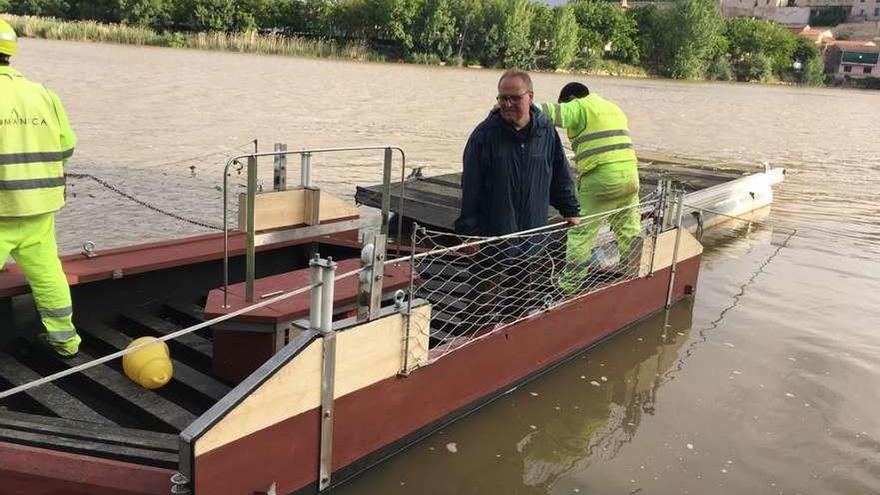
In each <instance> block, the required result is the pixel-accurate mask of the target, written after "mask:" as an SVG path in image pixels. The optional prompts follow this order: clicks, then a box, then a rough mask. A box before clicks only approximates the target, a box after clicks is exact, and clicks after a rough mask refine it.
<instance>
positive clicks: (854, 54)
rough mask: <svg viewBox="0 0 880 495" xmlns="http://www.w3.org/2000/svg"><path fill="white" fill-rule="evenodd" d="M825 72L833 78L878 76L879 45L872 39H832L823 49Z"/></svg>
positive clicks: (879, 64) (879, 72)
mask: <svg viewBox="0 0 880 495" xmlns="http://www.w3.org/2000/svg"><path fill="white" fill-rule="evenodd" d="M825 72H827V73H829V74H831V75H832V76H833V77H834V78H835V79H865V78H869V77H870V78H876V77H880V47H878V46H877V44H876V43H874V42H873V41H834V42H832V43H831V44H829V45H828V48H827V49H826V50H825Z"/></svg>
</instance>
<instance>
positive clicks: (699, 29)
mask: <svg viewBox="0 0 880 495" xmlns="http://www.w3.org/2000/svg"><path fill="white" fill-rule="evenodd" d="M632 15H633V19H634V20H635V22H636V26H637V28H638V33H639V34H638V39H637V45H638V47H639V49H640V51H641V54H642V60H643V63H644V64H645V66H646V67H647V68H648V69H650V70H652V71H654V72H656V73H658V74H660V75H663V76H667V77H674V78H682V79H701V78H703V77H704V76H705V75H706V72H707V70H708V68H709V66H710V65H711V64H712V63H713V62H714V60H715V59H716V58H718V57H721V56H723V53H724V49H725V39H724V35H723V31H722V29H723V20H722V18H721V14H720V13H719V12H718V7H717V6H716V4H715V2H714V1H713V0H676V1H675V5H673V6H672V7H671V8H665V9H660V8H657V7H655V6H653V5H651V6H648V7H644V8H639V9H635V12H633V14H632Z"/></svg>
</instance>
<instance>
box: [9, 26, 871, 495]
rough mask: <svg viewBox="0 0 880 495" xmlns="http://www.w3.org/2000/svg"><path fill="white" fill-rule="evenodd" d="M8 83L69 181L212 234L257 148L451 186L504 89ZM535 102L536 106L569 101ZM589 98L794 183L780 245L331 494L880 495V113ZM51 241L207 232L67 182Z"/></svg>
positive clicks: (200, 74)
mask: <svg viewBox="0 0 880 495" xmlns="http://www.w3.org/2000/svg"><path fill="white" fill-rule="evenodd" d="M15 65H16V66H17V67H18V68H19V69H21V70H22V71H23V72H24V73H25V74H26V75H28V76H30V77H31V78H33V79H36V80H40V81H42V82H44V83H46V84H47V85H49V86H50V87H52V88H53V89H55V90H56V91H57V92H58V93H59V94H60V96H61V98H62V99H63V101H64V103H65V105H66V107H67V109H68V112H69V113H70V115H71V119H72V121H73V125H74V127H75V130H76V132H77V134H78V135H79V145H78V148H77V153H76V155H75V157H74V158H73V159H72V160H71V162H70V163H69V164H68V169H69V171H71V172H78V173H90V174H93V175H95V176H98V177H100V178H102V179H104V180H106V181H108V182H109V183H112V184H114V185H115V186H117V187H119V188H121V189H123V190H125V191H126V192H128V193H131V194H133V195H135V196H137V197H139V198H141V199H143V200H145V201H148V202H150V203H152V204H154V205H156V206H158V207H160V208H165V209H169V210H174V211H175V212H178V213H180V214H182V215H184V216H187V217H189V218H194V219H198V220H200V221H203V222H208V223H211V224H219V223H220V212H221V209H220V208H221V203H220V192H219V191H218V186H219V185H220V183H221V180H222V173H221V170H222V166H223V160H224V159H225V158H226V157H228V156H230V154H232V153H235V152H241V151H246V150H247V149H249V146H250V145H249V144H248V142H249V141H250V140H252V139H254V138H256V139H258V140H259V145H260V147H261V149H264V150H265V149H268V148H269V147H270V146H271V144H272V143H274V142H285V143H287V144H288V145H289V146H290V147H292V148H303V147H324V146H348V145H358V144H388V143H393V144H398V145H400V146H402V147H404V148H405V150H406V151H407V154H408V156H407V158H408V163H409V164H410V165H418V166H425V167H426V169H425V171H426V173H443V172H449V171H455V170H457V169H458V168H459V167H460V155H461V151H462V147H463V143H464V141H465V139H466V138H467V136H468V134H469V132H470V130H471V129H472V128H473V126H474V125H475V124H476V123H477V122H478V121H479V120H480V119H481V118H482V116H483V115H485V113H486V112H487V111H488V109H489V107H491V105H492V103H493V97H494V95H495V89H494V88H495V82H496V79H497V77H498V75H499V73H498V72H496V71H491V70H459V69H445V68H427V67H417V66H407V65H396V64H360V63H350V62H343V61H326V60H307V59H294V58H280V57H270V56H253V55H243V54H225V53H212V52H199V51H188V50H173V49H157V48H136V47H125V46H113V45H98V44H88V43H67V42H50V41H41V40H23V41H22V46H21V54H20V56H19V57H18V58H17V59H16V60H15ZM534 79H535V91H536V94H537V97H538V99H539V100H544V99H553V97H554V95H555V93H556V92H557V91H558V90H559V88H560V87H561V86H562V85H563V84H564V83H565V82H567V81H568V80H569V78H568V77H567V76H565V75H559V74H538V75H536V76H535V78H534ZM589 83H590V85H591V87H592V89H593V90H594V91H596V92H598V93H600V94H602V95H604V96H606V97H608V98H611V99H613V100H615V101H617V102H618V103H620V104H621V105H622V106H623V107H624V108H625V109H626V111H627V113H628V115H629V117H630V124H631V127H632V130H633V136H634V139H635V141H636V143H637V145H638V146H640V147H641V148H643V149H647V150H652V151H660V152H665V153H677V154H683V155H691V156H701V157H712V158H718V159H723V160H736V161H746V162H751V163H761V162H765V161H766V162H769V163H771V164H773V165H776V166H784V167H786V168H787V169H788V172H789V173H788V176H787V178H786V181H785V183H783V184H782V185H780V186H779V187H777V189H776V201H775V203H774V206H773V210H772V213H771V216H770V223H769V224H753V225H751V226H747V225H745V224H738V225H735V224H730V225H729V226H728V227H725V228H722V229H719V230H716V231H715V232H714V233H712V235H710V236H709V238H707V239H706V244H707V248H706V253H705V255H704V259H703V266H702V272H701V276H700V281H699V287H698V291H697V295H696V298H695V300H694V302H693V304H692V305H691V304H686V305H683V306H678V307H676V308H675V309H674V310H673V311H672V312H671V313H670V314H669V315H668V317H667V318H664V316H663V315H661V316H659V317H657V318H655V319H652V320H650V321H647V322H644V323H643V324H641V325H638V326H637V327H636V328H635V329H633V331H631V332H629V333H627V334H625V335H621V336H619V337H617V338H615V339H613V340H611V341H609V342H606V343H604V344H602V345H601V346H599V347H597V348H595V349H592V350H590V351H588V352H586V353H585V354H584V355H583V356H582V357H580V358H578V359H575V360H573V361H571V362H570V363H567V364H565V365H564V366H562V367H560V368H559V369H557V370H556V371H554V372H552V373H549V374H547V375H545V376H543V377H541V378H540V379H538V380H537V381H535V382H532V383H531V384H528V385H526V386H523V387H521V388H520V389H518V390H515V391H513V392H511V393H510V394H508V395H506V396H504V397H503V398H501V399H500V400H498V401H497V402H495V403H493V404H491V405H490V406H488V407H486V408H483V409H481V410H479V411H478V412H476V413H474V414H472V415H470V416H469V417H467V418H466V419H464V420H462V421H460V422H458V423H456V424H454V425H452V426H450V427H448V428H445V429H444V430H443V431H442V432H441V433H437V434H435V435H433V436H431V437H429V438H426V439H424V440H423V441H421V442H419V443H416V444H415V445H413V446H412V447H411V448H410V449H409V450H407V451H406V452H404V453H402V454H400V455H398V456H396V457H394V458H392V459H390V460H388V461H387V462H384V463H383V464H381V465H379V466H378V467H376V468H375V469H373V470H371V471H369V472H367V473H365V474H364V475H362V476H360V477H358V478H357V479H355V480H354V481H353V482H351V483H349V484H347V485H345V486H343V487H342V488H341V489H340V490H339V493H359V494H362V493H377V494H378V493H382V494H388V493H436V494H445V493H528V494H532V493H536V494H537V493H553V494H569V493H597V494H606V493H608V494H635V493H644V494H649V493H650V494H678V493H681V494H687V493H691V494H704V493H716V494H741V493H767V494H795V493H802V494H807V493H811V494H826V493H837V494H862V493H878V492H880V415H878V414H877V407H878V404H880V367H878V362H880V336H878V324H880V317H878V306H880V263H878V262H880V220H878V218H880V206H878V204H880V203H878V199H880V194H878V188H880V139H878V124H880V93H877V92H861V91H842V90H834V89H811V88H793V87H772V86H759V85H742V84H708V83H686V82H671V81H654V80H626V79H614V78H593V79H591V80H590V81H589ZM380 163H381V155H380V154H377V153H374V154H372V155H346V156H339V157H335V158H333V159H330V158H328V157H320V158H316V159H315V174H316V179H317V180H316V182H317V183H318V184H319V185H321V186H322V187H325V188H327V189H330V190H332V191H334V192H337V193H339V194H342V195H346V196H348V197H351V196H352V195H353V192H354V186H355V185H356V184H371V183H375V182H377V181H378V179H379V177H380V175H381V168H380ZM261 166H262V168H263V172H262V173H261V177H262V179H263V181H264V182H266V183H268V184H269V185H271V175H270V174H268V173H267V171H266V169H268V168H269V164H268V162H263V163H262V164H261ZM241 179H242V178H239V177H233V185H234V187H235V188H238V187H240V186H239V184H241V182H242V180H241ZM291 180H298V171H297V168H296V166H295V163H293V164H292V165H291ZM58 225H59V238H60V244H61V249H62V250H63V251H64V252H66V253H69V252H76V251H77V250H78V249H79V246H80V245H81V244H82V242H83V241H85V240H91V241H94V242H95V243H96V244H97V245H98V247H99V248H106V247H112V246H119V245H125V244H131V243H134V242H142V241H151V240H159V239H170V238H175V237H179V236H181V235H186V234H193V233H199V232H205V231H206V230H205V229H203V228H200V227H196V226H193V225H190V224H187V223H184V222H180V221H177V220H173V219H171V218H168V217H165V216H162V215H160V214H157V213H155V212H153V211H152V210H149V209H146V208H144V207H142V206H140V205H137V204H135V203H133V202H131V201H128V200H126V199H124V198H121V197H119V196H116V195H114V194H113V193H112V192H110V191H108V190H107V189H105V188H103V187H102V186H99V185H97V184H95V183H92V182H89V181H84V180H75V181H72V182H71V184H70V187H69V191H68V205H67V207H66V208H65V209H64V210H63V211H62V212H61V213H60V214H59V216H58ZM790 228H794V229H797V231H798V232H797V234H796V235H795V236H794V237H792V238H791V239H790V241H789V242H788V244H787V246H786V247H780V245H781V244H782V242H783V241H784V240H785V238H786V237H787V235H788V233H789V232H790V230H788V229H790ZM667 325H668V326H667Z"/></svg>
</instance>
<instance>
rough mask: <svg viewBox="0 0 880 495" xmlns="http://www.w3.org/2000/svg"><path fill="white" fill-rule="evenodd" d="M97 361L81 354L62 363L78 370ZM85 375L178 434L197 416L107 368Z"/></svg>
mask: <svg viewBox="0 0 880 495" xmlns="http://www.w3.org/2000/svg"><path fill="white" fill-rule="evenodd" d="M94 359H95V358H93V357H92V356H90V355H89V354H87V353H86V352H84V351H82V350H80V351H79V354H77V355H76V356H75V357H73V358H70V359H64V360H60V361H61V362H63V363H64V364H66V365H67V366H69V367H71V368H72V367H74V366H79V365H82V364H85V363H88V362H89V361H93V360H94ZM80 373H82V375H84V376H86V377H88V378H89V379H90V380H92V381H93V382H95V383H97V384H98V385H100V386H102V387H104V389H106V390H107V391H108V392H110V393H112V394H114V395H116V396H118V397H120V398H121V399H122V400H123V401H125V402H127V403H129V404H131V405H132V406H135V407H137V408H139V409H141V410H142V411H144V412H145V413H146V414H148V415H149V416H151V417H153V418H155V419H157V420H159V421H161V422H162V423H165V424H166V425H168V426H171V427H172V428H175V429H177V430H183V429H184V428H186V427H187V426H188V425H189V424H190V423H192V422H193V421H194V420H195V419H196V416H195V415H194V414H193V413H191V412H189V411H187V410H186V409H184V408H182V407H180V406H178V405H177V404H175V403H173V402H171V401H169V400H168V399H166V398H164V397H162V396H161V395H159V394H157V393H156V392H154V391H152V390H147V389H145V388H143V387H141V386H139V385H136V384H135V383H134V382H132V381H131V380H129V379H128V378H127V377H126V376H125V375H123V374H122V373H120V372H118V371H116V370H115V369H113V368H110V367H109V366H107V365H104V364H102V365H98V366H95V367H94V368H88V369H85V370H83V371H81V372H80Z"/></svg>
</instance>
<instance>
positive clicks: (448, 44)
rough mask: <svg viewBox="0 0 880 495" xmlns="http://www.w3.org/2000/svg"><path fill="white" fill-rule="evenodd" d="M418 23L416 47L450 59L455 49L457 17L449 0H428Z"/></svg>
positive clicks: (443, 58) (444, 58) (441, 57)
mask: <svg viewBox="0 0 880 495" xmlns="http://www.w3.org/2000/svg"><path fill="white" fill-rule="evenodd" d="M419 19H420V22H417V23H416V29H415V31H416V39H415V47H416V49H417V50H420V51H423V52H425V53H429V54H432V55H435V56H436V57H438V59H441V60H449V59H450V58H451V57H452V55H453V50H454V49H455V38H456V34H457V32H456V29H455V27H456V26H455V17H454V16H453V12H452V8H451V7H450V6H449V1H448V0H427V1H426V2H425V4H424V6H423V7H422V12H421V14H420V15H419Z"/></svg>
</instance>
